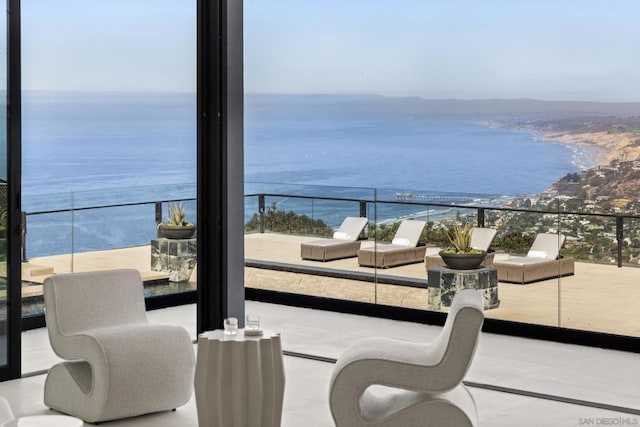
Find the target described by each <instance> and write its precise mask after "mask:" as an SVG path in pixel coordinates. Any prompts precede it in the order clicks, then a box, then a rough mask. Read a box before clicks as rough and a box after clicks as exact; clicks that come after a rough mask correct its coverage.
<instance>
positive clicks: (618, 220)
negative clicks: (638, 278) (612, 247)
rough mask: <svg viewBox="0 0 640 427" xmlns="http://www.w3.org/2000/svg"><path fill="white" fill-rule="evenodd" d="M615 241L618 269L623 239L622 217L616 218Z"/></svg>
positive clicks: (620, 265) (620, 264) (620, 262)
mask: <svg viewBox="0 0 640 427" xmlns="http://www.w3.org/2000/svg"><path fill="white" fill-rule="evenodd" d="M616 239H617V240H618V267H622V241H623V239H624V217H622V216H617V217H616Z"/></svg>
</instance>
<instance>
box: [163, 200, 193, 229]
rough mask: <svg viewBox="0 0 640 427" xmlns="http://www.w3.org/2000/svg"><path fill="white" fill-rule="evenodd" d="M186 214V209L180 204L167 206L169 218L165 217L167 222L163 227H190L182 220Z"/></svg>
mask: <svg viewBox="0 0 640 427" xmlns="http://www.w3.org/2000/svg"><path fill="white" fill-rule="evenodd" d="M186 214H187V208H186V207H184V206H183V205H182V203H179V204H175V203H173V204H171V203H170V204H169V216H168V217H167V221H166V222H165V223H164V224H165V225H169V226H172V225H174V226H176V225H181V226H185V225H192V224H191V223H189V222H186V221H185V220H184V218H185V216H186Z"/></svg>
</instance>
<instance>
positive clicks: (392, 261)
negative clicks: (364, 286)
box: [358, 220, 426, 268]
mask: <svg viewBox="0 0 640 427" xmlns="http://www.w3.org/2000/svg"><path fill="white" fill-rule="evenodd" d="M425 224H426V222H425V221H418V220H404V221H402V223H400V227H398V230H397V231H396V235H395V236H394V238H393V240H392V241H391V244H376V243H373V242H370V246H368V247H366V248H361V249H360V250H359V251H358V264H360V265H361V266H363V267H377V268H389V267H395V266H397V265H403V264H412V263H416V262H420V261H422V260H423V259H424V253H425V249H426V247H425V246H418V242H419V241H420V235H421V234H422V230H423V229H424V226H425Z"/></svg>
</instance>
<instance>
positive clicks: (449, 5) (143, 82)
mask: <svg viewBox="0 0 640 427" xmlns="http://www.w3.org/2000/svg"><path fill="white" fill-rule="evenodd" d="M195 3H196V2H195V0H108V1H107V0H103V1H95V0H91V1H88V0H57V1H51V0H23V2H22V5H23V6H22V8H23V9H22V13H23V86H24V88H25V89H36V90H109V91H111V90H122V91H129V90H145V91H193V90H194V88H195ZM244 9H245V22H244V28H245V88H246V91H247V92H261V93H377V94H384V95H401V96H413V95H416V96H422V97H425V98H466V99H470V98H516V97H529V98H538V99H577V100H594V101H640V72H639V69H640V28H639V26H638V24H637V22H638V19H639V18H640V1H638V0H615V1H611V0H531V1H529V0H527V1H524V0H494V1H491V0H439V1H435V0H394V1H389V0H322V1H320V0H245V1H244Z"/></svg>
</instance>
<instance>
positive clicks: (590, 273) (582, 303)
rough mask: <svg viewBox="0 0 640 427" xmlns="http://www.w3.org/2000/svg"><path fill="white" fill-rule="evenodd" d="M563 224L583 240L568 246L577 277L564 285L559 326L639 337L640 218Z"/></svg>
mask: <svg viewBox="0 0 640 427" xmlns="http://www.w3.org/2000/svg"><path fill="white" fill-rule="evenodd" d="M630 215H631V214H630ZM578 218H579V219H578ZM564 222H566V223H567V224H571V225H572V228H574V229H576V234H578V235H579V239H577V240H575V241H572V240H569V239H568V241H567V243H566V244H565V247H566V248H567V253H566V254H565V255H566V256H571V257H574V258H575V260H576V262H575V275H574V276H567V277H563V278H562V279H561V281H560V290H561V292H560V295H561V300H560V301H561V307H560V308H561V313H562V316H561V324H560V326H562V327H564V328H571V329H580V330H586V331H594V332H604V333H610V334H617V335H627V336H634V337H638V336H640V330H638V328H637V326H636V324H635V321H634V319H635V316H636V313H637V311H638V300H639V298H640V289H639V288H638V286H637V284H638V279H639V278H640V269H638V261H637V260H638V256H639V255H640V248H639V246H638V245H637V244H636V243H637V240H638V237H637V230H638V226H640V219H638V218H630V217H624V216H623V215H620V216H618V217H616V216H614V215H612V216H593V215H590V216H579V217H577V218H573V219H572V218H569V219H567V220H566V221H564Z"/></svg>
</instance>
